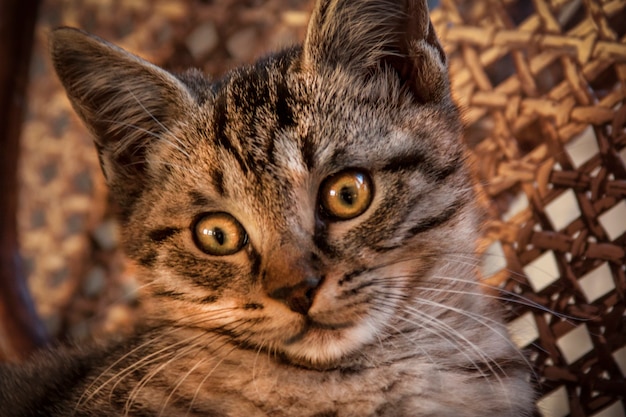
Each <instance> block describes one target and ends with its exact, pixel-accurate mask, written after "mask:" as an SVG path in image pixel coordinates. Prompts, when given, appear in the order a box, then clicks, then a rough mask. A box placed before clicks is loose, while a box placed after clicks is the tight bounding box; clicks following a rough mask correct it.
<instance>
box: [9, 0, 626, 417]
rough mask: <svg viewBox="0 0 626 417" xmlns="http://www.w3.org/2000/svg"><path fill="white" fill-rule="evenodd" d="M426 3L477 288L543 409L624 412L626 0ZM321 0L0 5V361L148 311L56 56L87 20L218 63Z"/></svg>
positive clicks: (266, 44)
mask: <svg viewBox="0 0 626 417" xmlns="http://www.w3.org/2000/svg"><path fill="white" fill-rule="evenodd" d="M436 3H437V2H431V5H432V6H433V13H432V20H433V22H434V24H435V26H436V28H437V30H438V33H439V36H440V38H441V39H442V42H443V44H444V47H445V49H446V51H447V52H448V54H449V57H450V62H449V66H450V70H451V79H452V86H453V90H454V97H455V100H456V101H457V103H458V104H459V106H460V107H461V109H462V112H463V115H464V122H465V125H466V141H467V144H468V146H469V148H470V150H471V155H470V159H471V160H472V161H473V163H474V165H475V168H476V169H475V178H476V183H477V189H478V190H479V192H480V195H481V201H482V203H483V205H484V207H485V209H486V211H487V212H488V213H489V221H488V222H487V224H486V227H485V235H484V236H483V238H482V239H481V241H480V242H479V249H480V251H481V253H483V254H484V257H483V259H484V263H483V265H482V267H481V270H480V274H481V276H482V278H483V279H484V282H485V285H486V288H488V290H490V291H492V292H493V294H494V295H497V296H499V297H502V298H504V299H506V300H507V303H506V306H507V312H508V316H507V320H508V321H509V329H510V331H511V333H512V334H513V337H514V340H515V342H516V343H517V344H518V345H519V346H520V347H521V348H523V349H525V350H526V351H527V352H528V354H529V357H530V359H531V362H532V363H533V365H534V366H535V370H536V375H535V377H534V380H535V382H536V383H537V386H538V389H539V392H540V396H539V397H540V398H538V405H539V409H538V412H537V413H538V415H543V416H551V417H552V416H553V417H565V416H573V417H578V416H598V417H624V416H626V412H625V411H624V410H625V408H624V407H625V406H624V395H625V393H626V382H625V380H624V375H625V374H626V323H625V322H626V318H625V309H626V303H625V301H624V298H625V294H626V267H625V264H626V233H625V232H626V126H625V123H626V107H625V106H624V99H625V97H626V41H625V37H624V36H625V34H626V23H624V22H626V4H625V3H626V2H624V1H623V0H584V1H582V0H534V1H532V2H531V1H526V0H505V1H500V0H442V1H441V4H436ZM311 8H312V1H311V0H267V1H260V0H222V1H218V0H214V1H211V0H205V1H200V0H177V1H168V0H152V1H143V0H22V1H16V0H5V1H3V2H2V3H1V4H0V83H1V84H0V106H1V107H0V115H1V117H0V135H2V136H1V137H0V139H1V140H2V152H0V162H1V165H0V185H1V187H2V188H1V190H2V197H1V198H0V202H1V203H0V210H1V211H0V222H1V223H2V224H1V225H0V227H2V229H1V232H0V233H1V234H0V238H1V241H0V251H1V255H2V258H1V262H2V264H1V268H2V269H1V270H0V359H4V360H20V359H22V358H25V357H28V355H29V354H30V353H31V352H32V350H33V349H35V348H36V347H38V346H41V345H45V344H46V343H51V342H53V341H55V340H74V341H78V342H79V343H80V341H81V340H86V339H88V338H91V337H99V336H106V335H107V334H110V333H122V332H125V331H129V330H130V329H131V328H132V325H133V322H134V320H135V319H136V318H137V317H140V316H141V303H140V302H139V301H138V299H137V294H138V290H139V284H138V282H137V280H136V276H135V271H134V268H133V265H132V264H131V263H129V262H128V261H127V260H126V259H125V258H124V256H123V254H122V253H121V251H120V249H119V239H118V231H117V224H116V222H115V220H114V212H115V205H114V204H113V203H112V202H111V201H109V197H108V194H107V190H106V187H105V185H104V181H103V178H102V175H101V172H100V168H99V166H98V162H97V156H96V152H95V151H94V149H93V145H92V142H91V139H90V137H89V135H88V134H87V132H86V131H85V129H84V128H83V127H82V125H81V124H80V122H79V121H78V119H77V117H76V116H75V115H74V113H73V111H72V109H71V106H70V105H69V103H68V101H67V99H66V97H65V94H64V92H63V91H62V89H61V86H60V84H59V83H58V81H57V80H56V78H55V76H54V74H53V72H52V68H51V65H50V62H49V60H48V56H47V41H46V39H47V34H48V32H49V31H50V30H51V29H52V28H54V27H57V26H62V25H67V26H75V27H79V28H82V29H84V30H86V31H89V32H92V33H94V34H96V35H98V36H100V37H103V38H105V39H107V40H109V41H111V42H113V43H116V44H118V45H120V46H122V47H123V48H125V49H127V50H129V51H131V52H134V53H136V54H138V55H140V56H142V57H143V58H145V59H147V60H149V61H152V62H154V63H156V64H159V65H162V66H164V67H165V68H167V69H169V70H172V71H181V70H184V69H186V68H189V67H197V68H201V69H202V70H203V71H205V72H206V73H208V74H210V75H211V76H212V77H214V78H218V77H219V76H220V75H221V74H223V73H224V71H226V70H228V69H229V68H232V67H234V66H237V65H240V64H242V63H249V62H252V61H254V60H255V59H256V58H259V57H261V56H263V55H264V54H266V53H267V52H268V51H271V50H275V49H277V48H280V47H284V46H289V45H292V44H294V43H297V42H299V41H301V40H302V39H303V37H304V33H305V30H306V24H307V22H308V17H309V13H310V10H311Z"/></svg>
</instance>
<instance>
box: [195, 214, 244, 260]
mask: <svg viewBox="0 0 626 417" xmlns="http://www.w3.org/2000/svg"><path fill="white" fill-rule="evenodd" d="M193 232H194V240H195V242H196V245H198V248H200V249H201V250H202V251H203V252H206V253H208V254H209V255H214V256H225V255H232V254H234V253H237V252H239V251H240V250H241V249H242V248H243V247H244V246H245V245H246V243H248V235H247V234H246V231H245V230H244V229H243V227H242V226H241V224H240V223H239V222H238V221H237V220H236V219H235V218H234V217H233V216H231V215H230V214H228V213H222V212H218V213H206V214H203V215H202V216H200V217H199V218H198V220H197V221H196V223H195V225H194V226H193Z"/></svg>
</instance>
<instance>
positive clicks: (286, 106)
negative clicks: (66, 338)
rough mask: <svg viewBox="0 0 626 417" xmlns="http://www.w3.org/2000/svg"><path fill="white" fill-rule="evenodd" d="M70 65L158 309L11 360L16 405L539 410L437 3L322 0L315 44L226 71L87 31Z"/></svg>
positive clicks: (240, 412) (105, 412) (265, 412)
mask: <svg viewBox="0 0 626 417" xmlns="http://www.w3.org/2000/svg"><path fill="white" fill-rule="evenodd" d="M51 50H52V57H53V61H54V66H55V68H56V71H57V73H58V75H59V77H60V79H61V81H62V83H63V85H64V86H65V88H66V89H67V93H68V96H69V98H70V100H71V101H72V104H73V106H74V108H75V109H76V112H77V113H78V114H79V115H80V117H81V118H82V119H83V120H84V122H85V124H86V125H87V126H88V128H89V129H90V130H91V132H92V133H93V135H94V137H95V143H96V147H97V149H98V152H99V155H100V159H101V162H102V168H103V171H104V173H105V176H106V178H107V182H108V184H109V186H110V188H111V191H112V193H113V194H114V196H115V197H116V198H117V201H118V202H119V205H120V207H121V212H120V222H121V230H122V233H123V239H124V245H125V249H126V251H127V253H128V255H129V257H130V258H132V259H133V260H134V261H135V262H136V263H137V264H138V265H139V268H140V270H141V278H142V279H143V280H144V283H145V284H146V289H147V291H148V293H149V294H148V297H149V298H151V299H152V301H153V302H152V303H151V304H150V305H153V306H154V307H153V308H152V310H151V311H150V314H149V316H148V317H146V319H145V321H144V323H143V326H142V327H141V328H140V329H138V330H137V331H136V333H135V334H134V336H133V337H131V338H128V339H126V340H123V341H121V342H109V343H108V344H104V345H98V346H95V347H88V348H81V349H75V350H73V351H63V352H56V353H48V354H44V355H43V356H40V357H39V358H38V359H36V360H35V361H34V362H33V363H31V364H29V365H27V366H25V367H22V368H17V367H10V368H5V369H4V370H3V371H2V374H0V376H1V379H0V388H1V391H2V394H0V409H2V412H3V415H7V413H8V415H15V416H35V415H46V416H67V415H75V416H120V415H128V416H157V415H162V416H187V415H189V416H190V415H194V416H291V417H294V416H337V417H339V416H395V417H397V416H437V417H441V416H455V417H456V416H486V415H490V416H515V417H520V416H525V415H528V414H529V413H530V410H531V409H532V393H531V389H530V388H529V383H528V382H527V380H528V378H529V377H528V373H529V369H528V366H527V365H526V364H525V362H524V360H523V357H522V356H521V355H520V353H519V352H518V351H517V350H516V349H515V347H514V346H513V344H512V343H511V342H510V340H509V338H508V336H507V334H506V330H505V328H504V326H503V325H502V324H501V322H500V321H499V319H498V318H497V315H498V313H497V309H496V308H495V307H494V306H492V303H491V301H490V299H489V298H488V297H487V296H484V295H482V293H481V291H480V286H479V284H478V282H477V280H476V272H475V269H476V268H475V266H476V263H477V262H476V259H475V258H473V257H472V256H470V255H469V254H472V253H473V252H474V241H475V239H476V236H477V227H478V223H479V221H478V218H479V214H478V212H479V210H478V209H477V206H476V202H475V196H474V194H473V191H472V186H471V184H470V182H469V180H468V177H469V174H468V169H467V167H466V165H465V162H464V152H465V150H464V148H463V147H462V145H461V143H460V136H461V124H460V122H459V116H458V113H457V110H456V108H455V106H454V105H453V103H452V101H451V99H450V92H449V86H448V81H447V70H446V58H445V55H444V52H443V50H442V48H441V46H440V44H439V42H438V40H437V37H436V35H435V33H434V31H433V27H432V24H431V23H430V21H429V18H428V10H427V6H426V3H425V0H424V1H421V0H404V1H402V0H358V1H357V0H320V1H319V2H318V4H317V5H316V7H315V10H314V12H313V15H312V18H311V22H310V26H309V28H308V33H307V36H306V40H305V41H304V44H303V46H302V47H298V48H293V49H289V50H286V51H284V52H281V53H278V54H276V55H273V56H270V57H268V58H266V59H264V60H262V61H260V62H258V63H257V64H256V65H254V66H250V67H244V68H240V69H237V70H234V71H233V72H231V73H230V74H228V75H227V76H226V77H225V78H224V79H222V80H220V81H217V82H210V81H209V80H207V79H206V78H205V77H204V76H203V75H201V74H200V73H199V72H197V71H189V72H187V73H185V74H183V75H180V76H175V75H171V74H169V73H168V72H166V71H164V70H162V69H160V68H158V67H156V66H154V65H151V64H149V63H147V62H145V61H143V60H141V59H140V58H137V57H136V56H133V55H131V54H129V53H127V52H125V51H123V50H121V49H119V48H117V47H115V46H113V45H111V44H108V43H106V42H105V41H103V40H101V39H98V38H96V37H94V36H91V35H87V34H85V33H83V32H81V31H78V30H75V29H68V28H64V29H58V30H56V31H54V32H53V33H52V35H51Z"/></svg>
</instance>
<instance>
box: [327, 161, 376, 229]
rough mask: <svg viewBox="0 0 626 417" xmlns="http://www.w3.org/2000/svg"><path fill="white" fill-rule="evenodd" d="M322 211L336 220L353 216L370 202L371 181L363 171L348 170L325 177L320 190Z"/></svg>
mask: <svg viewBox="0 0 626 417" xmlns="http://www.w3.org/2000/svg"><path fill="white" fill-rule="evenodd" d="M320 192H321V194H320V203H321V205H322V208H323V209H324V213H325V214H326V215H328V216H330V217H333V218H335V219H337V220H348V219H352V218H355V217H357V216H359V215H361V214H363V212H364V211H365V210H367V208H368V207H369V206H370V203H371V202H372V194H373V188H372V181H371V180H370V177H369V175H367V174H366V173H365V172H363V171H357V170H349V171H343V172H340V173H339V174H336V175H333V176H331V177H329V178H327V179H326V180H325V181H324V183H323V184H322V188H321V190H320Z"/></svg>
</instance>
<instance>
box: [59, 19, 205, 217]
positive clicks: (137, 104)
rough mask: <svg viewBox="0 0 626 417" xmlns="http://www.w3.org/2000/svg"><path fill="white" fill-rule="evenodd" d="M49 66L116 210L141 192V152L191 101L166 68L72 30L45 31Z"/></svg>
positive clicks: (143, 165) (143, 168)
mask: <svg viewBox="0 0 626 417" xmlns="http://www.w3.org/2000/svg"><path fill="white" fill-rule="evenodd" d="M50 52H51V55H52V61H53V64H54V68H55V70H56V72H57V74H58V76H59V78H60V80H61V83H62V84H63V86H64V87H65V90H66V92H67V95H68V97H69V99H70V102H71V103H72V106H73V107H74V109H75V111H76V112H77V113H78V115H79V116H80V118H81V119H82V120H83V121H84V123H85V125H86V126H87V128H88V129H89V130H90V131H91V133H92V134H93V136H94V139H95V143H96V147H97V148H98V152H99V156H100V162H101V165H102V170H103V172H104V175H105V177H106V178H107V183H108V184H109V186H110V187H111V189H112V191H113V193H114V194H115V195H116V197H117V198H118V201H119V202H120V204H121V205H122V208H123V209H124V208H126V209H127V208H129V206H130V205H131V204H132V202H133V199H134V197H136V196H137V195H139V194H140V193H141V190H142V188H143V187H144V185H145V184H144V180H145V176H146V172H145V171H146V167H147V161H146V156H147V152H149V150H150V149H151V148H152V147H153V146H154V145H155V144H156V143H158V142H159V140H160V139H161V138H162V136H163V135H164V134H165V133H167V132H168V130H169V129H170V128H171V127H172V125H173V124H174V123H175V121H176V120H178V119H180V118H182V117H184V114H185V112H188V111H189V109H190V106H191V105H192V103H193V99H192V96H191V94H190V93H189V90H188V89H187V88H186V87H185V85H184V84H183V83H182V82H180V81H179V80H178V79H177V78H175V77H174V76H173V75H171V74H170V73H168V72H167V71H165V70H163V69H161V68H159V67H157V66H155V65H152V64H150V63H149V62H147V61H145V60H143V59H141V58H139V57H137V56H135V55H132V54H130V53H129V52H126V51H124V50H123V49H121V48H118V47H116V46H115V45H112V44H110V43H108V42H106V41H104V40H102V39H100V38H98V37H96V36H93V35H90V34H87V33H85V32H82V31H80V30H78V29H73V28H59V29H56V30H54V31H53V32H52V33H51V34H50Z"/></svg>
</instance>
